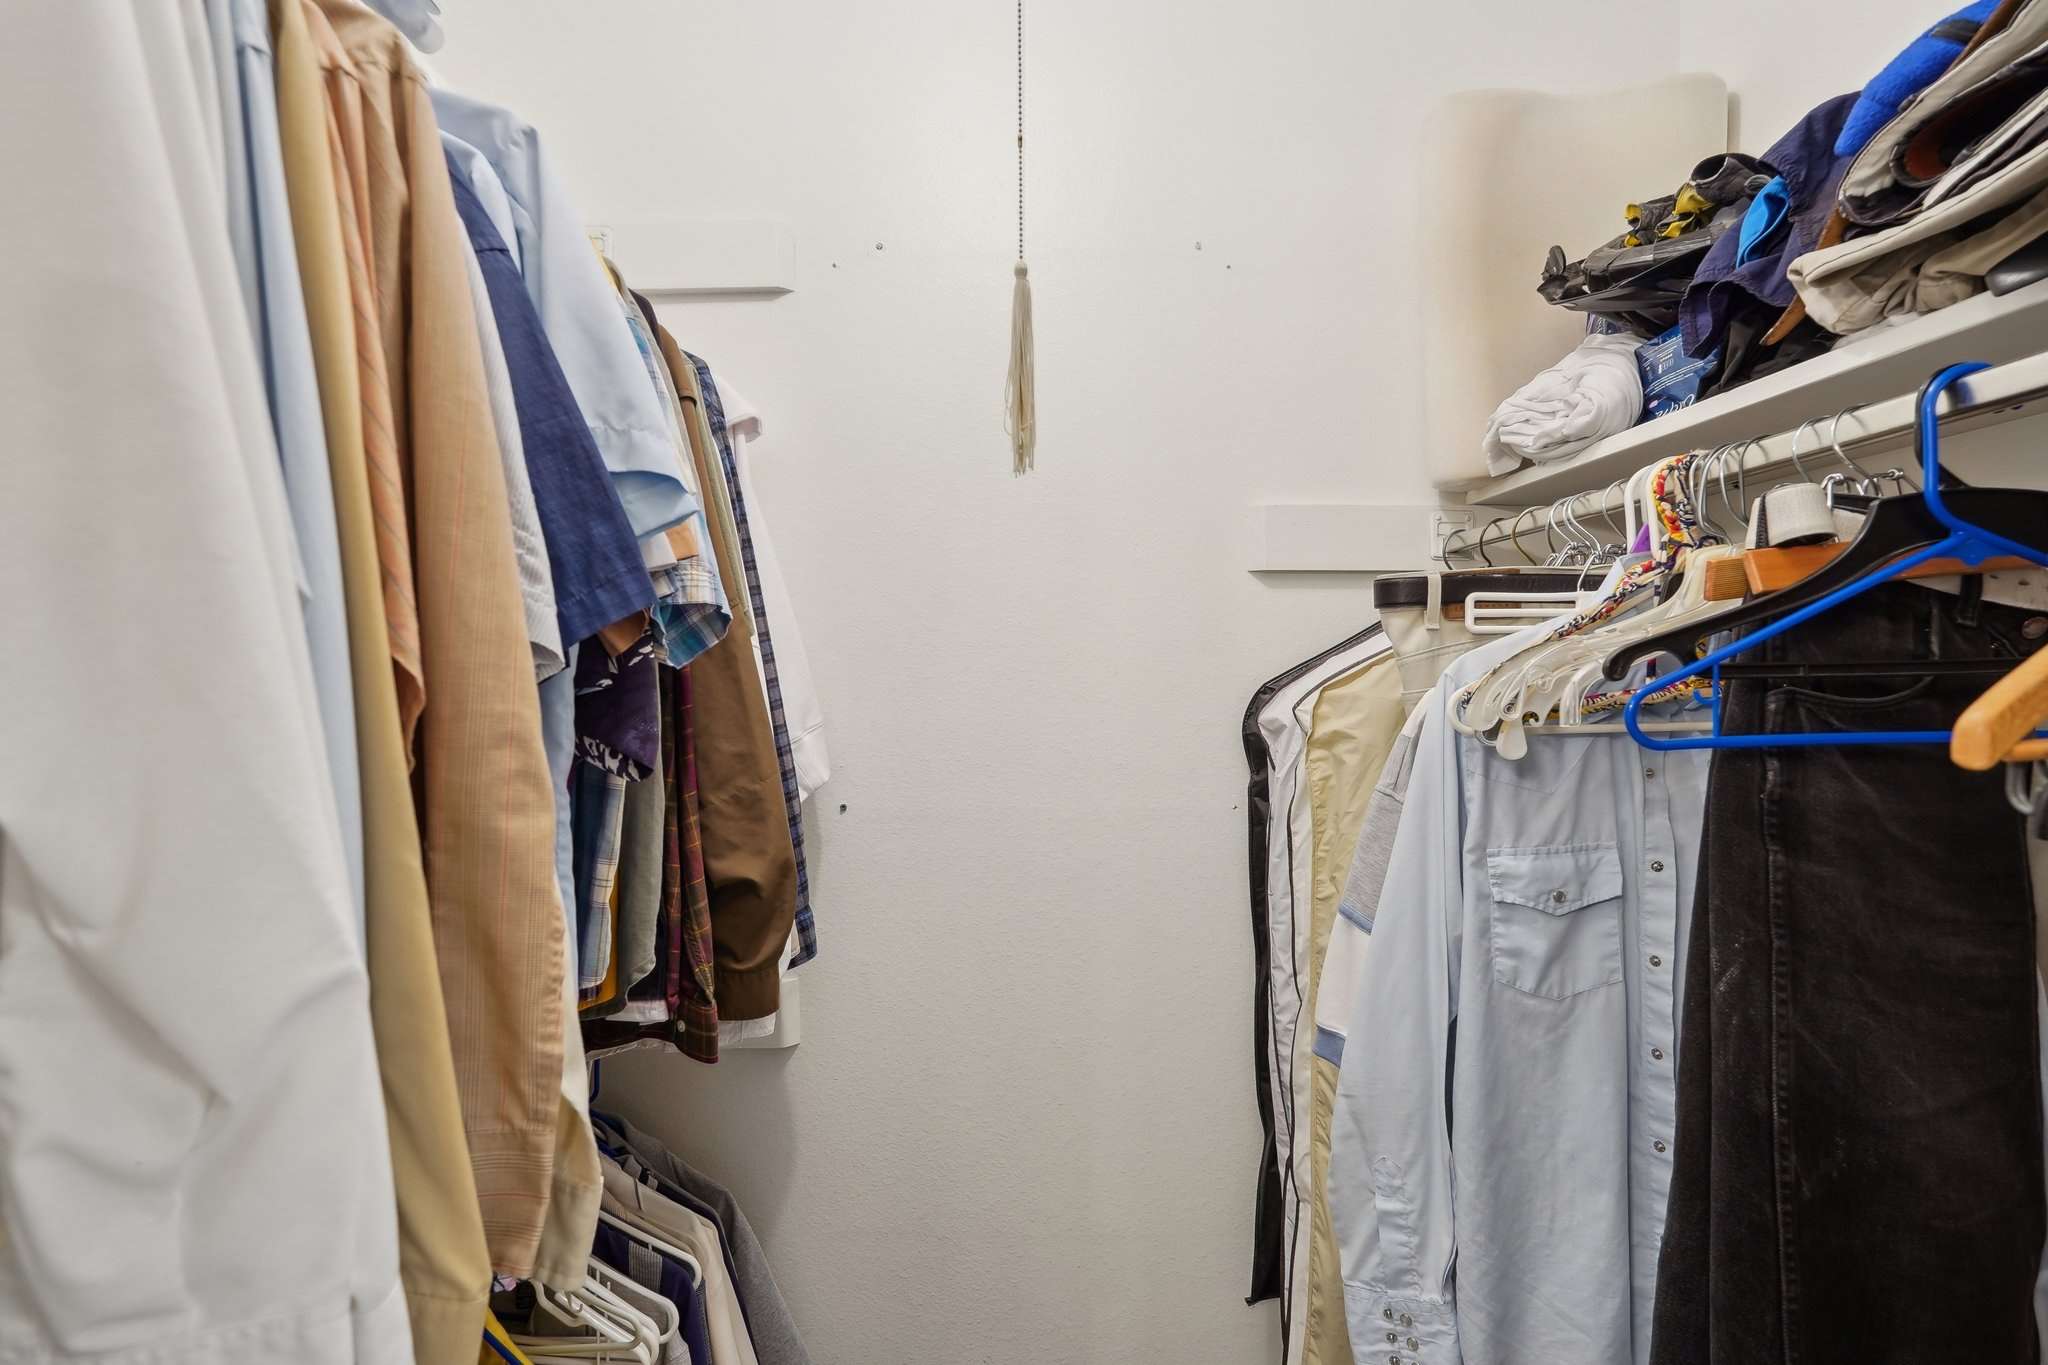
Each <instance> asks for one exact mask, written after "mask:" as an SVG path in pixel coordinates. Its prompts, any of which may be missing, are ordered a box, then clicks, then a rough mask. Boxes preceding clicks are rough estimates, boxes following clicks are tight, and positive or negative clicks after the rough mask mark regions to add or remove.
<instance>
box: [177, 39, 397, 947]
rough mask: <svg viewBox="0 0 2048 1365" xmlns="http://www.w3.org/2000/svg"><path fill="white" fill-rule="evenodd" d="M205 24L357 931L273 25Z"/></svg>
mask: <svg viewBox="0 0 2048 1365" xmlns="http://www.w3.org/2000/svg"><path fill="white" fill-rule="evenodd" d="M207 22H208V25H209V32H210V33H211V34H212V36H213V38H214V40H215V45H216V49H217V50H218V49H219V46H220V44H221V42H222V39H223V35H224V34H225V35H226V36H227V37H228V38H229V40H230V41H231V42H232V45H233V66H232V71H231V73H230V72H229V71H223V72H221V73H220V74H221V79H222V85H223V89H222V96H223V107H222V118H223V123H224V125H225V127H226V130H227V137H226V144H227V147H228V162H227V181H228V215H229V237H230V239H231V241H232V243H233V247H234V254H235V264H236V268H237V270H238V272H239V273H240V275H241V279H242V288H243V293H244V295H245V297H246V298H247V301H248V304H249V312H250V324H251V326H252V327H253V328H254V330H255V337H256V351H257V354H258V355H259V356H260V357H262V361H263V372H264V382H265V384H266V386H267V388H268V391H269V393H268V396H269V399H270V419H271V424H272V427H273V428H274V430H275V431H276V434H277V451H278V457H279V459H280V461H281V462H282V464H283V467H284V486H285V498H286V501H287V503H288V505H289V507H290V509H291V519H292V531H293V533H294V536H295V538H296V539H297V542H298V556H299V572H300V590H301V594H302V598H303V604H304V607H305V619H306V644H307V648H308V650H309V652H310V653H311V656H312V665H313V687H314V691H315V694H316V696H317V698H318V701H319V709H320V726H321V730H322V732H323V736H324V738H325V741H326V748H327V768H328V773H329V776H330V777H331V778H332V780H333V784H334V804H335V809H336V812H337V814H338V815H339V817H340V821H341V841H342V851H343V854H344V855H345V857H346V860H347V865H348V874H349V889H350V892H351V894H352V895H353V897H354V901H355V908H356V918H357V926H358V930H359V931H360V928H361V921H362V913H363V805H362V781H361V777H360V774H359V771H358V769H357V766H356V711H355V689H354V686H353V684H352V682H351V675H350V671H349V646H348V613H347V602H346V600H345V599H344V598H343V596H342V586H341V542H340V539H339V534H338V532H337V531H336V529H335V521H334V483H333V476H332V473H331V471H330V469H329V467H328V463H327V429H326V426H325V425H324V421H323V418H322V416H321V410H320V384H319V379H318V377H317V375H316V373H315V371H314V368H313V341H312V335H311V333H310V332H309V331H308V330H307V324H306V300H305V294H304V292H303V291H302V290H301V288H300V286H299V257H298V248H297V245H296V241H295V239H294V237H293V235H292V220H291V204H290V201H289V200H288V199H287V197H286V192H285V180H284V149H283V146H282V143H281V141H280V138H279V134H278V125H277V86H276V80H275V77H274V75H273V74H272V60H271V51H270V20H269V17H268V15H267V13H266V11H265V7H264V3H263V0H208V4H207Z"/></svg>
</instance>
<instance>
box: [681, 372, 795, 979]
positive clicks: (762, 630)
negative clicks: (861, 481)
mask: <svg viewBox="0 0 2048 1365" xmlns="http://www.w3.org/2000/svg"><path fill="white" fill-rule="evenodd" d="M683 355H684V358H685V359H687V360H688V361H689V362H690V364H691V365H692V366H693V367H694V368H695V369H696V371H697V382H698V384H700V385H701V386H702V387H703V390H704V415H705V417H706V419H707V420H708V421H709V422H710V424H711V438H712V442H713V444H715V445H716V446H717V447H718V462H719V464H720V465H721V466H723V467H724V469H725V481H726V483H727V484H728V485H729V491H730V493H731V494H732V519H733V525H734V526H735V527H736V528H738V531H739V540H740V559H741V561H742V562H743V563H744V564H745V565H746V569H747V600H748V602H749V603H750V604H751V605H752V607H753V611H754V635H755V638H756V639H758V640H759V641H760V642H761V678H762V681H763V682H765V683H766V684H767V688H768V718H769V720H770V721H772V722H773V723H774V726H775V757H776V759H777V760H778V761H779V762H780V763H781V765H782V800H783V804H784V805H786V806H788V807H789V842H790V846H791V847H792V848H793V849H795V850H796V937H797V953H796V956H795V957H793V958H791V959H790V960H789V965H790V966H792V967H801V966H803V965H804V963H806V962H809V961H810V960H811V959H812V958H814V957H816V956H817V955H818V929H817V925H816V923H815V921H814V920H813V919H812V917H811V874H810V869H809V868H808V867H807V866H806V865H805V863H804V810H803V801H802V798H801V797H800V796H799V795H798V793H797V783H796V756H795V754H794V753H793V752H792V751H791V749H790V745H789V724H788V722H787V721H786V720H785V719H784V718H783V714H782V679H781V677H780V676H779V675H778V674H777V673H776V671H775V646H774V644H773V643H772V642H771V641H770V639H769V636H768V609H767V607H766V605H765V604H764V603H763V602H762V599H761V574H760V570H759V569H758V567H757V566H756V565H755V562H754V542H753V540H752V538H751V537H750V536H749V535H748V533H747V500H746V497H745V495H744V494H742V493H741V492H740V469H739V464H738V462H737V461H735V460H734V459H733V455H732V441H731V439H730V438H729V437H728V436H727V435H726V430H725V408H724V406H723V405H722V404H721V403H720V402H719V399H718V385H717V384H715V383H713V382H712V379H711V367H710V366H709V365H707V364H705V363H704V362H703V361H702V360H700V359H698V358H697V357H696V356H694V355H691V354H690V353H689V352H687V351H685V352H684V353H683Z"/></svg>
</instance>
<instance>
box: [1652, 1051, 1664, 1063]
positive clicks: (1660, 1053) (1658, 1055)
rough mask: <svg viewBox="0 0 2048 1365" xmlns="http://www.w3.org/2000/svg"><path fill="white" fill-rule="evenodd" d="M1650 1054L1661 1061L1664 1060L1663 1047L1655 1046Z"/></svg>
mask: <svg viewBox="0 0 2048 1365" xmlns="http://www.w3.org/2000/svg"><path fill="white" fill-rule="evenodd" d="M1650 1055H1651V1056H1652V1057H1654V1058H1656V1059H1657V1060H1658V1061H1660V1062H1661V1061H1663V1060H1664V1049H1663V1048H1661V1047H1653V1048H1651V1049H1650Z"/></svg>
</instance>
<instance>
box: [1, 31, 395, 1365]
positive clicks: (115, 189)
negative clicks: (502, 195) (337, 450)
mask: <svg viewBox="0 0 2048 1365" xmlns="http://www.w3.org/2000/svg"><path fill="white" fill-rule="evenodd" d="M198 15H199V8H198V6H197V5H196V4H191V3H187V4H182V5H170V4H146V5H121V6H107V5H37V6H31V7H28V8H25V9H23V10H21V11H19V12H16V13H10V15H9V16H8V40H7V42H5V43H0V120H4V122H5V125H6V126H7V127H8V128H10V129H14V130H17V133H18V134H20V135H17V136H14V137H12V138H11V139H10V142H9V149H10V150H9V160H8V176H9V187H10V189H11V191H12V192H13V193H14V194H15V195H17V196H18V197H19V198H18V201H17V202H18V203H22V204H33V205H34V206H35V210H34V211H33V212H16V213H10V214H8V215H5V217H4V218H0V255H4V257H5V259H7V260H9V261H12V262H18V263H21V265H20V267H19V268H16V269H12V270H9V271H8V272H6V274H5V276H4V278H0V300H4V304H5V306H4V307H0V450H5V451H6V452H7V453H6V456H5V458H0V584H4V585H5V594H4V598H0V634H4V637H5V638H6V639H7V640H8V641H9V642H10V647H8V648H5V649H0V696H4V697H5V698H6V705H5V706H4V707H0V755H5V759H4V762H0V926H4V935H5V940H6V942H5V948H4V951H0V1207H4V1209H5V1211H6V1212H5V1220H4V1221H5V1223H6V1230H5V1235H4V1240H0V1357H5V1358H6V1359H8V1360H10V1361H20V1362H27V1363H28V1365H70V1363H71V1362H78V1363H79V1365H84V1362H94V1361H105V1360H109V1359H120V1360H141V1359H147V1360H150V1361H152V1362H156V1363H157V1365H270V1363H271V1362H275V1361H278V1360H292V1361H296V1362H301V1363H302V1365H372V1362H375V1363H376V1365H410V1363H411V1362H412V1360H413V1351H412V1342H411V1334H410V1331H409V1330H408V1327H407V1323H406V1308H405V1299H404V1295H403V1293H402V1291H401V1290H400V1288H399V1284H398V1245H397V1241H398V1238H397V1228H396V1217H395V1214H394V1211H393V1210H394V1205H393V1195H392V1174H391V1164H390V1163H391V1147H390V1142H389V1140H388V1138H387V1135H386V1132H385V1126H384V1108H383V1098H382V1095H381V1093H380V1086H379V1082H378V1075H377V1064H376V1057H375V1052H374V1048H373V1042H372V1037H371V1031H370V1013H369V988H368V982H367V975H366V972H365V968H364V965H363V960H362V955H361V952H360V950H359V948H358V945H357V941H356V931H355V926H354V910H353V908H352V906H351V904H350V886H349V879H348V875H347V869H346V867H345V865H344V859H343V854H342V846H341V841H340V838H339V836H338V835H337V834H336V832H335V827H334V823H333V811H332V802H333V794H332V791H331V789H330V786H329V774H328V771H327V762H326V756H325V751H324V745H323V742H322V739H321V736H320V734H319V731H318V729H317V716H318V699H317V694H316V692H315V689H314V687H313V683H312V678H311V676H310V668H309V666H308V664H307V651H306V641H305V623H304V619H303V614H302V611H301V606H300V600H299V594H298V592H297V590H296V587H295V585H294V583H293V573H292V563H293V554H292V524H291V517H290V510H289V507H288V499H287V494H286V489H285V486H284V479H283V477H282V475H281V473H280V468H279V461H278V452H277V449H276V445H275V438H274V436H273V435H272V432H271V427H270V422H269V414H268V413H267V412H266V411H265V410H264V407H265V405H264V402H263V393H264V389H263V373H262V367H261V363H260V361H259V358H258V355H257V352H256V348H255V347H254V346H253V345H252V344H251V341H250V336H249V329H248V323H247V314H246V310H245V307H244V300H243V298H242V296H241V293H240V290H239V287H238V284H237V281H236V274H235V265H234V261H233V258H232V255H231V252H230V248H229V241H228V234H227V225H226V221H225V213H224V211H223V208H222V203H223V200H222V197H221V195H220V194H219V193H218V190H219V182H218V180H217V179H211V178H210V172H209V171H208V170H207V169H206V167H207V163H208V158H209V156H210V155H211V153H210V152H209V151H208V150H207V149H208V147H209V145H210V144H209V141H208V135H207V134H206V133H205V132H204V130H203V120H204V115H203V113H202V109H203V103H202V95H201V91H202V89H205V88H206V87H203V86H202V85H201V84H200V83H199V82H198V80H197V78H196V74H195V72H194V69H193V66H192V62H191V54H192V52H193V50H194V48H195V45H196V46H197V47H199V48H201V49H203V47H204V44H205V40H206V30H205V27H204V23H203V20H201V19H199V18H198ZM56 54H62V58H63V60H56V59H55V57H56ZM74 63H76V65H74ZM81 71H87V72H90V73H91V76H90V78H89V79H82V78H81V76H80V72H81ZM30 130H33V131H32V132H31V131H30ZM116 603H132V604H134V605H135V606H136V608H137V609H134V610H127V611H122V612H121V613H120V619H119V621H118V624H117V625H114V624H110V618H109V615H108V613H109V610H110V605H111V604H116ZM110 632H111V633H110ZM24 642H32V647H31V646H30V645H29V644H27V643H24Z"/></svg>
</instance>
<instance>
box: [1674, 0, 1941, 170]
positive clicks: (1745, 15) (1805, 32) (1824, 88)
mask: <svg viewBox="0 0 2048 1365" xmlns="http://www.w3.org/2000/svg"><path fill="white" fill-rule="evenodd" d="M1677 3H1678V4H1679V9H1680V13H1679V40H1678V50H1679V57H1680V59H1681V62H1682V65H1683V68H1684V69H1685V70H1687V71H1711V72H1713V73H1714V74H1715V75H1717V76H1719V77H1720V78H1721V79H1723V80H1725V81H1726V82H1728V90H1729V94H1730V106H1731V112H1730V131H1731V133H1732V134H1733V138H1732V140H1731V141H1730V143H1729V145H1730V146H1732V147H1737V148H1739V149H1741V150H1742V151H1745V152H1761V151H1763V150H1764V149H1765V148H1766V147H1769V146H1770V145H1771V144H1772V143H1773V142H1775V141H1777V140H1778V136H1779V134H1781V133H1783V132H1785V131H1786V130H1787V129H1789V128H1791V127H1792V125H1793V124H1795V123H1797V122H1798V121H1799V119H1800V117H1801V116H1802V115H1804V114H1805V113H1806V111H1807V110H1809V109H1811V108H1813V106H1815V105H1816V104H1819V103H1821V102H1822V101H1823V100H1827V99H1831V98H1833V97H1834V96H1836V95H1840V94H1843V93H1844V92H1846V91H1850V90H1858V89H1861V88H1862V86H1863V83H1864V82H1865V81H1867V80H1869V79H1870V78H1871V77H1872V76H1874V75H1876V74H1877V73H1878V71H1879V70H1880V69H1882V68H1883V66H1884V64H1885V63H1886V62H1888V61H1890V60H1891V59H1892V58H1893V57H1895V56H1897V55H1898V54H1899V52H1900V51H1901V50H1902V49H1903V48H1904V47H1905V46H1906V44H1908V43H1910V42H1911V41H1912V40H1913V39H1914V38H1915V37H1917V36H1918V35H1919V34H1921V33H1924V32H1926V31H1927V28H1928V26H1929V25H1931V24H1933V23H1934V22H1935V21H1936V20H1938V19H1940V18H1941V17H1942V16H1943V15H1945V14H1948V13H1950V12H1951V11H1953V10H1956V9H1960V8H1961V3H1960V0H1957V2H1956V3H1954V4H1934V5H1927V4H1917V3H1914V0H1858V2H1857V3H1850V0H1821V2H1819V3H1794V4H1785V3H1782V2H1781V0H1677Z"/></svg>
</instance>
